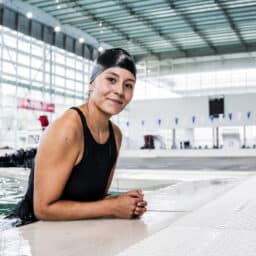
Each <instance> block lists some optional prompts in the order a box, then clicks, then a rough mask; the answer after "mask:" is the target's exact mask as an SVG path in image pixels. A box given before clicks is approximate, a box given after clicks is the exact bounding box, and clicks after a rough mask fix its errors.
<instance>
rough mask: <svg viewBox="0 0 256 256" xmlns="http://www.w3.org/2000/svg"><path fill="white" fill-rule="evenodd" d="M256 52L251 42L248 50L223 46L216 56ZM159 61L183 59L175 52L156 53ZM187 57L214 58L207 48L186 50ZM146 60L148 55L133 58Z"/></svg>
mask: <svg viewBox="0 0 256 256" xmlns="http://www.w3.org/2000/svg"><path fill="white" fill-rule="evenodd" d="M255 51H256V41H253V42H251V43H250V44H249V45H248V50H247V51H246V50H245V49H241V44H234V45H225V46H219V48H218V55H225V54H235V53H238V52H240V53H242V52H245V53H246V54H248V52H255ZM158 55H159V60H165V59H179V58H183V57H182V55H181V54H180V53H179V52H177V51H166V52H163V53H158ZM188 56H189V57H191V58H193V57H199V58H200V57H205V56H216V55H215V53H214V52H212V51H209V48H208V47H205V48H198V49H191V50H188ZM146 58H148V55H145V54H142V55H139V54H138V55H137V56H136V57H135V61H136V62H138V61H141V60H143V59H146Z"/></svg>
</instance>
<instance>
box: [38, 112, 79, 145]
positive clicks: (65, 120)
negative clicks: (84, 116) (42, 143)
mask: <svg viewBox="0 0 256 256" xmlns="http://www.w3.org/2000/svg"><path fill="white" fill-rule="evenodd" d="M81 128H82V123H81V121H80V117H79V115H78V114H77V113H76V112H75V111H73V110H67V111H66V112H64V113H63V114H62V115H61V116H60V117H59V118H57V119H56V120H55V121H54V122H53V123H52V124H51V125H50V126H49V127H48V128H47V129H46V131H45V134H44V136H43V139H44V138H49V139H51V140H52V141H60V140H61V141H63V142H65V143H74V142H77V141H79V139H81V136H82V129H81Z"/></svg>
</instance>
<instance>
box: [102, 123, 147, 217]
mask: <svg viewBox="0 0 256 256" xmlns="http://www.w3.org/2000/svg"><path fill="white" fill-rule="evenodd" d="M113 128H114V134H115V141H116V147H117V151H118V156H117V159H118V157H119V154H120V148H121V144H122V133H121V131H120V129H119V128H118V127H117V126H115V125H113ZM116 164H117V161H116V163H115V165H114V166H113V168H112V171H111V174H110V177H109V180H108V185H107V189H106V194H107V193H108V191H109V188H110V185H111V183H112V180H113V176H114V173H115V169H116ZM122 196H129V197H133V198H138V200H139V201H138V202H137V204H136V208H135V209H134V212H133V214H134V215H137V216H141V215H143V214H144V213H145V212H146V210H147V209H146V206H147V202H146V201H145V200H144V194H143V192H142V191H141V190H140V189H136V190H132V191H128V192H126V193H123V194H121V195H119V196H113V195H108V194H107V196H106V197H105V199H114V198H118V197H122Z"/></svg>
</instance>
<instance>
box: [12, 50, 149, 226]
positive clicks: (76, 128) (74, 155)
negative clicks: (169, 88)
mask: <svg viewBox="0 0 256 256" xmlns="http://www.w3.org/2000/svg"><path fill="white" fill-rule="evenodd" d="M135 82H136V67H135V63H134V61H133V60H132V58H131V56H130V55H129V54H128V53H127V52H126V51H124V50H122V49H110V50H106V51H105V52H104V53H103V54H102V55H100V56H99V57H98V59H97V60H96V63H95V66H94V68H93V71H92V75H91V79H90V84H89V99H88V102H87V103H85V104H83V105H81V106H79V107H73V108H71V109H69V110H67V111H66V112H65V113H64V114H63V115H62V116H61V117H60V118H58V119H57V120H56V121H55V122H53V123H52V124H51V125H50V126H49V127H48V128H47V130H46V131H45V133H44V135H43V137H42V139H41V141H40V145H39V148H38V151H37V155H36V159H35V168H34V169H35V173H34V172H33V171H32V172H31V175H30V179H29V187H28V191H27V193H26V195H25V197H24V199H23V200H22V201H21V202H20V203H19V204H18V206H17V207H16V209H15V210H14V212H13V214H12V215H11V216H12V217H18V218H20V219H21V220H22V224H25V223H29V222H33V221H35V220H77V219H88V218H98V217H118V218H127V219H129V218H133V217H140V216H142V215H143V214H144V212H145V211H146V205H147V202H146V201H145V200H144V199H143V194H142V192H141V191H140V190H133V191H129V192H126V193H124V194H121V195H120V196H116V197H114V196H110V195H107V191H108V189H109V187H110V184H111V181H112V177H113V174H114V170H115V165H116V161H117V155H118V152H119V149H120V146H121V140H122V134H121V131H120V129H119V128H118V127H117V126H116V125H115V124H113V123H112V122H111V121H110V118H111V116H113V115H116V114H118V113H120V112H121V111H122V110H123V109H124V108H125V107H126V106H127V104H128V103H129V102H130V101H131V99H132V96H133V91H134V86H135Z"/></svg>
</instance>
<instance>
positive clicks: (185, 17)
mask: <svg viewBox="0 0 256 256" xmlns="http://www.w3.org/2000/svg"><path fill="white" fill-rule="evenodd" d="M166 3H168V5H169V6H170V7H171V8H172V9H173V10H174V11H175V13H176V14H177V15H179V16H180V17H181V18H182V19H183V20H184V21H185V22H186V24H187V25H188V26H189V27H190V28H191V29H192V30H193V31H194V32H195V33H196V34H197V35H198V36H199V37H200V38H201V39H202V40H203V41H204V42H205V43H206V44H207V46H208V47H209V48H210V49H211V50H212V51H213V52H214V53H215V54H218V50H217V48H216V47H215V46H214V45H213V44H212V43H211V42H210V40H209V39H208V38H207V37H206V36H205V35H204V34H203V32H202V31H200V30H199V29H198V28H197V27H196V25H195V24H194V23H193V22H192V21H191V19H190V18H189V17H188V15H186V13H185V12H184V11H183V10H182V9H178V8H176V5H175V0H169V1H168V0H166Z"/></svg>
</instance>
